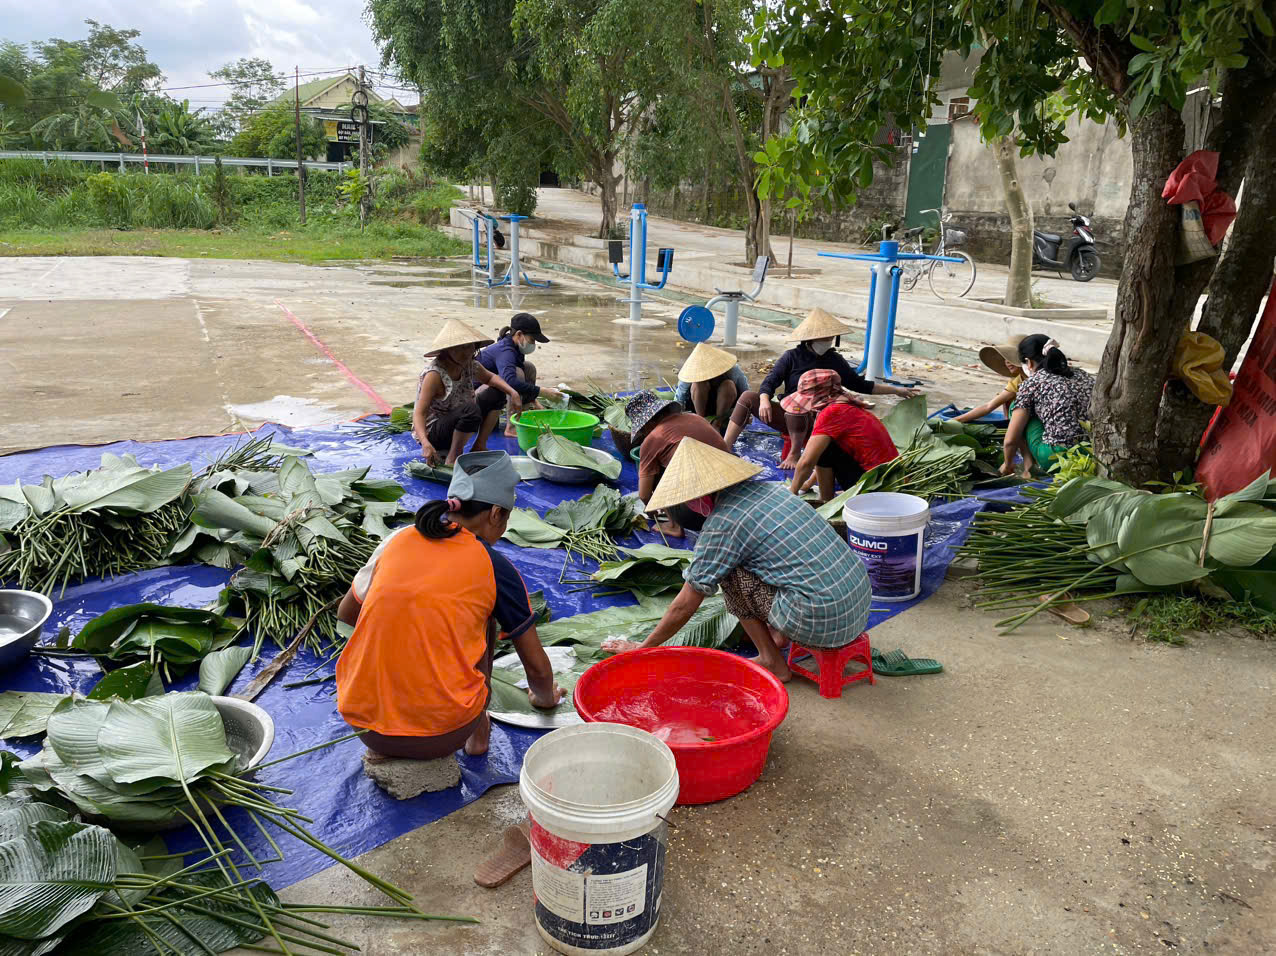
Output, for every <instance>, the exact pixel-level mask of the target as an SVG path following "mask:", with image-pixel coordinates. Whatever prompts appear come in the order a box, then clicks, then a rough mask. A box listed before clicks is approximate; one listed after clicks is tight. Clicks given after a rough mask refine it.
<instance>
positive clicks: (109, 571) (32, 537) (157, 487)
mask: <svg viewBox="0 0 1276 956" xmlns="http://www.w3.org/2000/svg"><path fill="white" fill-rule="evenodd" d="M284 454H307V453H306V452H304V451H300V450H298V449H292V448H287V447H286V446H283V445H276V444H274V443H273V441H272V439H271V437H269V436H267V437H264V438H257V439H250V440H249V441H246V442H244V443H242V444H240V445H237V446H235V447H234V448H231V449H229V450H227V451H226V452H225V453H224V454H223V455H222V456H221V457H220V458H218V459H217V460H216V461H214V462H212V463H211V464H210V465H209V466H208V467H207V468H206V469H205V470H204V471H202V472H201V473H200V474H199V475H198V476H197V477H193V476H192V469H191V466H190V465H178V466H176V467H174V468H169V469H167V470H160V469H158V468H145V467H143V466H141V465H139V464H138V463H137V459H135V458H134V457H133V456H132V455H122V456H121V455H113V454H110V453H107V454H104V455H103V456H102V465H101V467H100V468H96V469H94V470H92V471H87V472H82V473H81V472H76V473H74V474H70V475H66V476H64V477H62V478H53V477H50V476H47V475H46V476H45V478H44V480H43V481H42V482H41V483H40V484H39V485H23V484H22V483H21V482H19V483H17V484H13V485H5V486H0V582H3V583H6V584H16V585H17V586H19V587H22V588H26V589H28V590H33V591H41V592H43V593H45V594H50V595H51V594H54V593H55V592H56V593H61V592H62V591H65V589H66V587H67V586H68V585H69V584H73V583H75V582H78V581H81V580H83V579H84V578H88V577H94V576H100V577H111V576H114V575H117V574H128V573H130V572H132V571H140V570H142V569H144V568H150V567H155V566H157V565H162V564H169V563H171V544H172V540H173V538H174V536H175V535H177V534H178V533H179V532H180V531H181V530H182V529H183V528H184V527H186V525H187V519H188V516H189V515H190V511H191V508H192V503H191V497H192V496H193V495H195V494H197V493H198V492H199V491H200V490H202V489H203V488H205V487H210V486H215V485H216V484H218V483H219V482H222V481H225V480H227V478H228V477H230V476H233V475H235V474H237V473H239V472H243V471H251V470H253V469H264V468H268V467H269V466H270V464H271V463H272V462H275V461H277V460H278V459H279V458H280V456H282V455H284Z"/></svg>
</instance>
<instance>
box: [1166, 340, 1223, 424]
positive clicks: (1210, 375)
mask: <svg viewBox="0 0 1276 956" xmlns="http://www.w3.org/2000/svg"><path fill="white" fill-rule="evenodd" d="M1171 374H1173V376H1174V377H1175V378H1177V379H1179V380H1180V381H1181V382H1182V383H1183V384H1184V385H1186V386H1187V387H1188V390H1189V391H1190V392H1191V393H1192V394H1193V395H1195V396H1196V397H1197V398H1199V399H1200V400H1201V401H1202V402H1204V403H1205V404H1206V405H1222V406H1224V407H1226V406H1227V403H1228V402H1230V401H1231V400H1232V383H1231V381H1230V380H1229V379H1228V377H1227V372H1225V371H1224V370H1223V346H1222V345H1220V344H1219V343H1218V340H1217V339H1214V338H1212V337H1210V336H1208V335H1206V334H1205V333H1204V332H1184V333H1183V337H1182V338H1180V339H1179V344H1178V346H1177V347H1176V348H1175V349H1174V367H1173V371H1172V373H1171Z"/></svg>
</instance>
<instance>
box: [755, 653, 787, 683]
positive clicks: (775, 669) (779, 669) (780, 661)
mask: <svg viewBox="0 0 1276 956" xmlns="http://www.w3.org/2000/svg"><path fill="white" fill-rule="evenodd" d="M758 663H759V664H761V665H762V666H763V667H765V668H766V669H767V670H769V671H770V672H771V673H772V674H774V675H775V676H776V677H778V678H779V680H780V683H781V684H787V683H788V682H789V681H791V680H793V672H792V671H791V670H789V665H788V664H786V663H784V658H783V657H777V658H776V663H775V664H768V663H767V662H766V661H764V660H763V659H762V658H761V657H759V658H758Z"/></svg>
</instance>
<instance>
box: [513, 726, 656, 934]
mask: <svg viewBox="0 0 1276 956" xmlns="http://www.w3.org/2000/svg"><path fill="white" fill-rule="evenodd" d="M518 791H519V795H520V796H521V797H522V798H523V804H524V805H525V806H526V807H527V810H528V812H529V813H530V814H531V817H532V841H531V842H532V890H533V893H534V895H535V908H536V928H537V929H538V930H539V931H540V934H541V936H542V937H543V938H544V940H545V942H547V943H549V945H550V946H552V947H553V948H554V949H556V950H557V951H558V952H560V953H566V954H568V956H591V954H600V953H601V954H606V956H624V954H626V953H632V952H634V951H635V950H637V949H639V948H641V947H642V946H643V945H644V944H645V943H646V942H647V941H648V940H649V939H651V936H652V934H653V933H654V932H655V931H656V924H657V923H658V922H659V920H660V903H661V894H662V892H663V888H664V874H665V845H666V843H667V842H668V839H667V834H668V828H667V827H666V825H665V823H664V820H662V819H661V817H663V816H664V815H665V814H667V813H668V812H669V810H670V809H671V808H672V807H673V805H674V802H675V801H676V800H677V799H678V767H677V764H676V763H674V758H673V751H671V750H670V749H669V747H668V745H667V744H665V742H664V741H662V740H660V739H659V738H658V737H655V736H653V735H652V734H649V733H647V732H646V731H643V730H638V729H637V728H636V727H627V726H625V725H623V724H609V723H589V724H581V725H580V726H577V727H563V728H561V729H559V730H555V731H553V732H552V733H549V734H546V735H545V736H544V737H542V738H541V739H540V740H538V741H536V743H534V744H532V746H531V747H529V748H528V750H527V754H526V756H525V757H524V758H523V769H522V772H521V773H520V774H519V779H518Z"/></svg>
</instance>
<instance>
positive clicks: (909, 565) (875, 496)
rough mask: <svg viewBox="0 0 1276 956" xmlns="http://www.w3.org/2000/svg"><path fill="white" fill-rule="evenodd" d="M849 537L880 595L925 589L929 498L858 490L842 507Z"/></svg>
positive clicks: (907, 595) (897, 597)
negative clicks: (924, 546) (923, 584)
mask: <svg viewBox="0 0 1276 956" xmlns="http://www.w3.org/2000/svg"><path fill="white" fill-rule="evenodd" d="M842 520H843V521H844V522H846V542H847V544H849V545H850V546H851V548H852V549H853V550H854V551H855V553H856V554H857V555H859V558H860V560H861V561H863V562H864V567H865V569H866V570H867V571H868V580H869V584H870V585H872V588H873V600H875V601H908V600H911V599H912V598H915V597H917V595H918V594H920V593H921V589H922V538H923V536H924V535H925V534H926V525H927V523H928V522H929V521H930V506H929V505H928V504H926V499H925V498H918V497H917V496H916V495H902V494H899V493H898V492H894V491H872V492H869V493H867V494H863V495H856V496H855V497H854V498H852V499H851V500H850V501H848V502H847V503H846V507H845V508H843V509H842Z"/></svg>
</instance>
